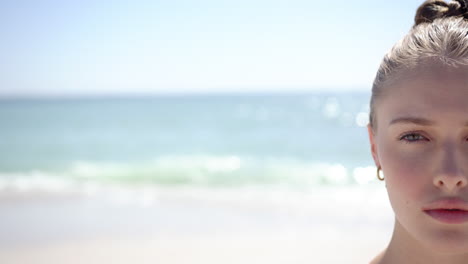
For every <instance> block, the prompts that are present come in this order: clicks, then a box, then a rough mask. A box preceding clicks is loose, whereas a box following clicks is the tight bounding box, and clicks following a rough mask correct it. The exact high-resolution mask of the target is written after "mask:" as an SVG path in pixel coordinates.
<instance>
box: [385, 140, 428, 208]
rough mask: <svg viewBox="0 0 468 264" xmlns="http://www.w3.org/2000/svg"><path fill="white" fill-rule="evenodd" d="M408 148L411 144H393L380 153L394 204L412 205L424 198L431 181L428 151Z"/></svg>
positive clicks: (389, 192) (390, 196) (388, 189)
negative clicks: (424, 191) (425, 190)
mask: <svg viewBox="0 0 468 264" xmlns="http://www.w3.org/2000/svg"><path fill="white" fill-rule="evenodd" d="M408 149H409V146H402V145H398V144H396V145H395V144H392V145H388V146H385V147H384V148H383V149H382V153H380V157H381V163H382V169H383V171H384V174H385V181H386V186H387V191H388V194H389V198H390V201H391V202H392V205H394V206H406V207H407V206H412V205H413V204H414V203H415V202H417V201H420V200H423V199H424V193H423V190H424V189H425V188H426V187H427V184H428V183H429V181H430V180H429V177H428V175H429V173H428V163H427V161H428V159H429V157H428V154H427V152H424V151H415V149H412V150H408ZM394 209H396V208H394Z"/></svg>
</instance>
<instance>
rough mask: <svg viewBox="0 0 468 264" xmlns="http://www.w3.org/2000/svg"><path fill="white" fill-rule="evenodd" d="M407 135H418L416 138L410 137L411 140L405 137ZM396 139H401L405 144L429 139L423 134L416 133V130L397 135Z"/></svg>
mask: <svg viewBox="0 0 468 264" xmlns="http://www.w3.org/2000/svg"><path fill="white" fill-rule="evenodd" d="M408 136H413V137H418V139H412V140H409V139H407V137H408ZM398 139H399V140H400V141H403V142H405V143H407V144H413V143H418V142H420V141H423V140H424V141H429V139H427V138H426V137H425V136H423V135H421V133H418V132H408V133H405V134H403V135H401V136H399V137H398Z"/></svg>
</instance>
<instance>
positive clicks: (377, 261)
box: [369, 250, 385, 264]
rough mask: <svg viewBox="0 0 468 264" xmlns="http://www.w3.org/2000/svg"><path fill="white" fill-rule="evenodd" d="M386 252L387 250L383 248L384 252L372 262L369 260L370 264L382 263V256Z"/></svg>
mask: <svg viewBox="0 0 468 264" xmlns="http://www.w3.org/2000/svg"><path fill="white" fill-rule="evenodd" d="M384 254H385V250H383V251H382V252H380V253H379V254H378V255H377V256H376V257H375V258H374V259H373V260H372V261H371V262H369V264H382V263H381V262H382V258H383V256H384Z"/></svg>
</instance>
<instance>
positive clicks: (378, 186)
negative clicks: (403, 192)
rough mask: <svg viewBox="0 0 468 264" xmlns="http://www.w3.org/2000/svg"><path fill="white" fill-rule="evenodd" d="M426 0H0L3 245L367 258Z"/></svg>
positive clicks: (128, 259)
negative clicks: (383, 72) (377, 82)
mask: <svg viewBox="0 0 468 264" xmlns="http://www.w3.org/2000/svg"><path fill="white" fill-rule="evenodd" d="M421 2H422V1H416V0H411V1H407V0H406V1H403V0H401V1H383V0H374V1H370V0H364V1H360V2H355V1H328V2H327V1H303V0H292V1H276V0H273V1H271V0H270V1H263V0H259V1H245V0H238V1H224V0H218V1H212V0H201V1H193V0H185V1H184V0H173V1H159V0H156V1H149V0H147V1H145V0H138V1H88V0H84V1H54V0H44V1H26V0H25V1H22V0H20V1H2V2H1V3H0V36H1V39H2V41H1V42H0V262H1V263H102V262H109V263H177V264H179V263H220V262H223V263H271V264H273V263H366V262H368V261H369V260H370V259H371V258H372V257H373V256H375V255H376V254H377V253H378V252H379V251H381V250H382V249H383V248H384V247H385V246H386V244H387V243H388V241H389V238H390V236H391V230H392V225H393V214H392V211H391V207H390V205H389V203H388V200H387V196H386V190H385V183H383V182H379V181H377V179H376V175H375V171H376V168H375V166H374V163H373V161H372V157H371V154H370V146H369V143H368V137H367V129H366V125H367V122H368V113H369V99H370V90H371V85H372V81H373V78H374V75H375V73H376V71H377V68H378V66H379V64H380V61H381V59H382V57H383V55H384V54H385V53H386V52H387V50H388V49H390V48H391V46H392V45H393V44H394V43H395V42H396V41H397V40H399V39H400V38H401V37H402V36H404V34H406V32H407V31H408V30H409V29H410V27H411V26H412V23H413V15H414V13H415V10H416V8H417V7H418V5H419V4H420V3H421Z"/></svg>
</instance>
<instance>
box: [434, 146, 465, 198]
mask: <svg viewBox="0 0 468 264" xmlns="http://www.w3.org/2000/svg"><path fill="white" fill-rule="evenodd" d="M456 156H457V153H456V148H455V147H454V146H453V145H452V146H450V145H448V146H446V148H445V149H444V151H443V157H442V162H441V167H440V171H439V173H437V176H436V177H434V181H433V183H434V185H435V186H436V187H438V188H441V189H444V190H446V191H449V192H453V191H454V190H456V189H460V188H463V187H465V186H467V185H468V179H467V175H466V174H465V171H464V170H463V168H464V167H461V166H460V163H457V160H456Z"/></svg>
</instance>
